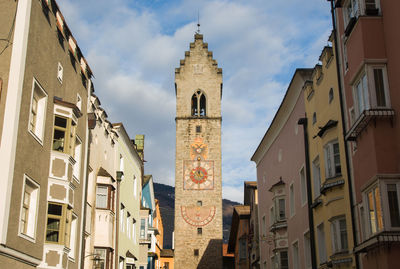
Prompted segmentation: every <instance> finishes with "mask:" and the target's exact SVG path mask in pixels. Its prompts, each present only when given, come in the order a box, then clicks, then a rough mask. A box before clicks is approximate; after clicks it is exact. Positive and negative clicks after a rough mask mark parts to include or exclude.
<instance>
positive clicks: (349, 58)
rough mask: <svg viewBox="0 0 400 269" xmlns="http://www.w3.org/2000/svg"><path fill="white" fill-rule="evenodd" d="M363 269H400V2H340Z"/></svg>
mask: <svg viewBox="0 0 400 269" xmlns="http://www.w3.org/2000/svg"><path fill="white" fill-rule="evenodd" d="M333 4H334V8H335V14H336V16H335V21H336V27H337V35H336V38H337V43H338V48H339V49H340V51H339V52H340V53H339V55H341V57H340V69H341V70H340V71H341V76H342V81H341V82H342V85H341V86H342V94H343V96H344V100H343V101H344V102H343V103H344V112H345V115H346V116H345V121H346V139H347V141H348V145H349V156H350V165H351V167H352V172H353V173H352V178H353V182H354V184H353V185H354V190H353V192H354V193H353V195H354V205H353V212H354V214H355V215H356V229H357V231H356V235H357V244H356V247H355V249H354V251H355V252H356V254H357V255H358V259H359V264H360V268H363V269H369V268H378V267H379V268H399V267H400V261H399V259H398V257H399V255H400V244H399V243H400V210H399V208H400V162H399V160H400V126H399V123H400V121H399V117H396V116H395V115H396V114H397V113H398V112H399V111H400V92H399V90H398V89H399V88H400V76H399V74H398V73H399V70H400V50H399V49H398V46H399V43H400V34H399V30H398V27H399V25H400V17H399V11H400V2H399V1H390V0H347V1H341V0H336V1H334V3H333Z"/></svg>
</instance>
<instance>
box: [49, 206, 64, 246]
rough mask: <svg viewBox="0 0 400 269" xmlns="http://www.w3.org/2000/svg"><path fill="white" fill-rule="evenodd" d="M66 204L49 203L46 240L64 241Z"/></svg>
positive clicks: (60, 242) (52, 241)
mask: <svg viewBox="0 0 400 269" xmlns="http://www.w3.org/2000/svg"><path fill="white" fill-rule="evenodd" d="M65 211H66V206H65V205H61V204H56V203H49V204H48V209H47V226H46V242H50V243H57V244H62V243H64V227H65V223H66V214H65V213H66V212H65Z"/></svg>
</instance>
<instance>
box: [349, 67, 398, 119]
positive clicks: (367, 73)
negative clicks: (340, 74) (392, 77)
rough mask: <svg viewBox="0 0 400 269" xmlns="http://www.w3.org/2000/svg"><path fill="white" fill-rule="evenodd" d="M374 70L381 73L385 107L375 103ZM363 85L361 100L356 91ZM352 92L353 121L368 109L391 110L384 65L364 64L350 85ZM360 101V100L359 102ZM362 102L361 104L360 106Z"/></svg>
mask: <svg viewBox="0 0 400 269" xmlns="http://www.w3.org/2000/svg"><path fill="white" fill-rule="evenodd" d="M374 70H381V71H382V83H383V85H382V87H383V92H381V93H382V94H383V97H384V101H385V105H383V106H382V105H378V101H377V99H378V98H377V92H376V90H377V89H376V80H375V75H374ZM361 82H362V83H363V84H365V85H363V86H364V87H363V89H362V93H361V94H362V98H361V96H360V92H359V91H358V85H360V83H361ZM352 92H353V103H354V112H355V120H357V119H358V117H359V116H360V115H361V114H362V113H363V111H365V110H368V109H380V108H391V102H390V90H389V81H388V76H387V67H386V64H378V63H377V64H366V65H365V66H364V67H363V68H362V69H361V72H360V74H359V75H358V76H357V77H356V79H355V80H354V82H353V83H352ZM361 99H362V100H361ZM361 101H362V104H361Z"/></svg>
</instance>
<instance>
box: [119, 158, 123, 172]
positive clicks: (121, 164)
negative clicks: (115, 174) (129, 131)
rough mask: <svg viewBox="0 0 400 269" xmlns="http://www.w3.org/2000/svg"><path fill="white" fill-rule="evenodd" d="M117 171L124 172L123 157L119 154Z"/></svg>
mask: <svg viewBox="0 0 400 269" xmlns="http://www.w3.org/2000/svg"><path fill="white" fill-rule="evenodd" d="M119 171H122V172H124V157H122V155H119Z"/></svg>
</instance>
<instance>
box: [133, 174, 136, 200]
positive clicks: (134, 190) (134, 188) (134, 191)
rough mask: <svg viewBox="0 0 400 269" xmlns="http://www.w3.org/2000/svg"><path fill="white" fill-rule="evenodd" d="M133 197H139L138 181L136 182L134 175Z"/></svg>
mask: <svg viewBox="0 0 400 269" xmlns="http://www.w3.org/2000/svg"><path fill="white" fill-rule="evenodd" d="M133 195H134V196H135V198H136V196H137V180H136V176H135V175H133Z"/></svg>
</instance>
